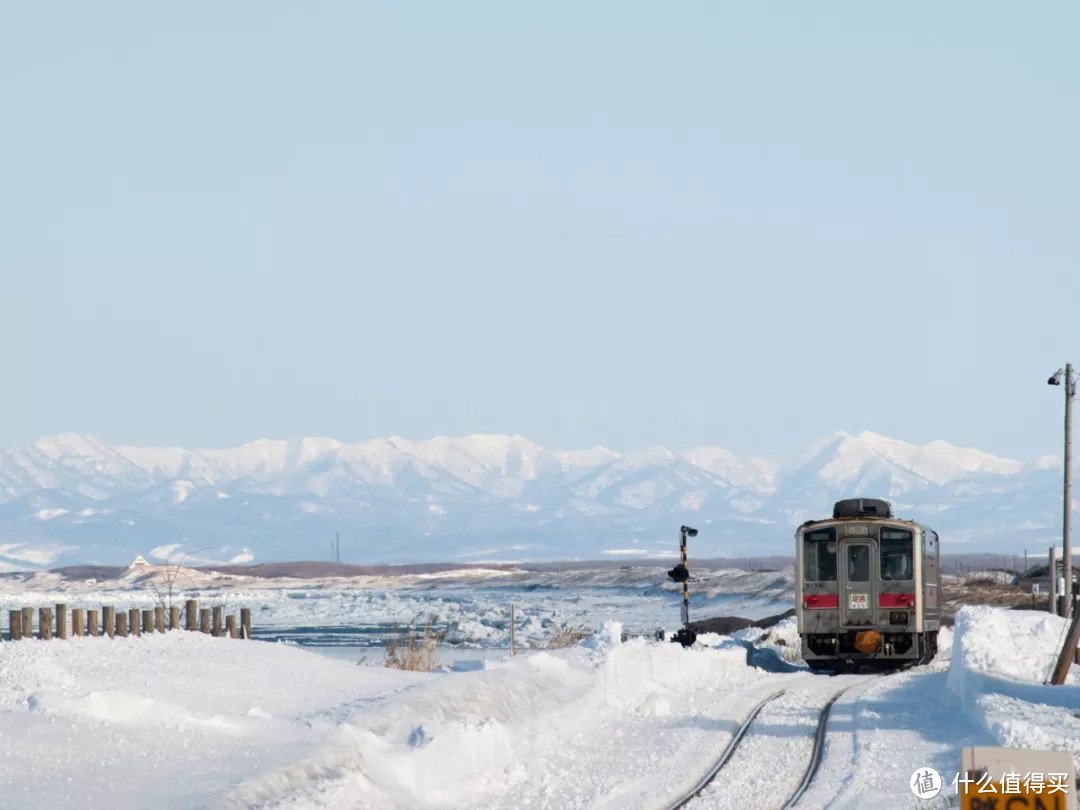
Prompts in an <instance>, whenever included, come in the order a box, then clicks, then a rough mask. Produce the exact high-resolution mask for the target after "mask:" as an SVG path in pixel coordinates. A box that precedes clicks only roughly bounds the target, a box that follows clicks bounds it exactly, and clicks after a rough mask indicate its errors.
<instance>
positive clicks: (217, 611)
mask: <svg viewBox="0 0 1080 810" xmlns="http://www.w3.org/2000/svg"><path fill="white" fill-rule="evenodd" d="M213 615H214V629H213V634H214V636H215V637H217V636H220V635H221V605H214V614H213Z"/></svg>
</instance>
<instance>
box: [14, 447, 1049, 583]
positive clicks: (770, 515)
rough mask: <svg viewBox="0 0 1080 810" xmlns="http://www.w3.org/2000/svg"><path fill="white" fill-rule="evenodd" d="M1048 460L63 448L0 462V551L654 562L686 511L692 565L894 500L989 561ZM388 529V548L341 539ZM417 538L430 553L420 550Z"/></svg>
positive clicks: (915, 454) (921, 450) (1023, 519)
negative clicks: (837, 510)
mask: <svg viewBox="0 0 1080 810" xmlns="http://www.w3.org/2000/svg"><path fill="white" fill-rule="evenodd" d="M1055 466H1056V465H1051V464H1049V462H1047V461H1046V460H1038V461H1036V462H1034V463H1031V464H1023V463H1021V462H1019V461H1015V460H1011V459H1004V458H999V457H997V456H994V455H992V454H990V453H986V452H983V451H980V450H976V449H970V448H962V447H956V446H954V445H952V444H949V443H947V442H944V441H934V442H930V443H929V444H926V445H916V444H912V443H908V442H903V441H899V440H896V439H891V438H888V437H884V436H880V435H878V434H875V433H871V432H868V431H864V432H862V433H858V434H854V435H853V434H848V433H838V434H834V435H833V436H830V437H828V438H827V440H826V441H824V442H822V443H819V444H818V445H816V446H815V448H814V452H812V453H811V454H809V455H808V456H806V457H804V458H803V460H802V462H801V463H799V464H797V465H795V466H794V467H781V466H780V465H779V464H778V463H777V462H775V461H771V460H765V459H760V458H756V457H753V456H743V455H739V454H736V453H734V452H732V451H730V450H727V449H726V448H723V447H716V446H702V447H698V448H693V449H690V450H686V451H684V452H675V451H672V450H670V449H668V448H663V447H658V448H650V449H646V450H639V451H630V452H626V453H615V452H612V451H610V450H607V449H605V448H602V447H594V448H591V449H588V450H580V451H579V450H551V449H547V448H544V447H541V446H540V445H538V444H536V443H535V442H533V441H531V440H529V439H527V438H525V437H523V436H517V435H513V436H505V435H487V434H484V435H471V436H462V437H435V438H432V439H427V440H424V441H410V440H408V439H404V438H401V437H390V438H388V439H374V440H370V441H366V442H361V443H356V444H342V443H341V442H338V441H336V440H334V439H330V438H298V439H290V440H272V439H259V440H257V441H253V442H248V443H246V444H242V445H239V446H236V447H232V448H227V449H207V450H186V449H183V448H177V447H161V448H154V447H133V446H109V445H106V444H104V443H102V442H100V441H98V440H96V439H93V438H91V437H85V436H78V435H74V434H65V435H61V436H56V437H45V438H43V439H41V440H39V441H38V442H37V443H35V444H32V445H22V446H17V447H11V448H8V449H7V450H4V451H0V504H4V506H5V508H4V510H3V512H4V517H3V520H0V541H9V542H14V541H27V540H29V539H39V538H40V539H44V540H49V541H52V542H58V543H59V542H62V543H63V544H65V545H71V546H73V551H72V553H70V554H69V555H68V556H69V558H70V559H71V561H72V562H83V561H85V559H86V557H87V556H92V557H93V559H95V560H98V561H101V562H110V561H111V562H118V561H121V560H125V559H128V558H130V551H131V548H130V546H129V545H127V543H126V542H125V540H124V539H123V538H126V537H127V536H129V535H130V532H127V531H126V530H124V529H123V528H122V527H123V526H125V525H138V526H140V527H142V526H147V527H153V531H154V542H155V543H158V544H167V543H171V542H177V541H179V540H180V539H181V538H184V537H190V538H196V541H195V542H193V543H192V545H193V546H194V547H197V548H204V547H206V548H220V547H222V546H226V545H231V544H237V545H239V544H245V545H247V546H249V547H251V548H252V549H253V550H254V551H255V552H256V553H257V554H258V556H259V558H260V559H278V560H280V559H290V558H291V559H301V558H305V557H308V556H310V550H311V547H312V540H313V538H314V537H316V536H318V535H320V534H325V533H327V532H328V531H329V530H328V529H327V525H328V524H330V525H333V526H334V528H335V530H340V531H341V532H342V538H343V542H344V543H349V542H350V540H351V541H352V543H351V545H352V547H351V548H350V549H349V551H350V552H352V554H351V557H352V558H353V559H357V560H359V559H365V560H368V561H379V562H387V561H402V560H408V559H414V560H415V559H425V560H430V559H432V558H433V557H442V558H443V559H448V558H453V557H455V556H457V555H460V554H468V553H474V552H475V551H476V550H477V549H481V548H488V547H493V546H494V547H501V546H502V545H503V544H504V543H513V544H515V545H517V544H523V545H525V546H526V547H527V548H528V549H529V554H528V556H529V557H530V558H532V559H557V558H563V559H565V558H566V557H567V556H568V555H572V556H574V557H576V558H579V559H580V558H582V555H585V554H587V555H596V554H599V553H600V551H601V550H602V549H604V548H611V547H613V548H622V547H625V546H626V544H627V543H628V541H629V539H630V538H631V537H637V538H640V539H641V540H642V542H643V544H647V545H649V546H653V547H657V548H659V547H660V545H663V546H667V547H668V548H669V547H670V540H668V541H667V542H664V541H665V538H669V537H670V532H671V527H672V526H678V524H679V521H682V520H684V519H686V517H687V514H688V513H691V514H693V516H694V518H693V519H694V520H695V521H696V522H698V523H699V524H701V525H700V526H698V528H702V527H704V526H707V527H708V530H707V531H703V533H702V535H701V537H700V538H698V539H697V541H696V543H695V546H694V548H695V550H696V551H699V552H701V553H703V554H706V555H709V556H715V555H718V554H721V553H723V554H725V555H740V556H741V555H746V554H752V553H764V552H773V551H775V550H776V549H777V548H778V547H779V544H780V543H782V542H786V541H784V540H783V539H782V537H785V536H786V535H787V532H786V530H785V531H784V532H778V531H777V529H778V527H779V526H790V525H792V523H793V522H795V523H797V522H800V521H801V520H803V519H805V518H807V517H821V516H822V515H824V514H827V513H828V509H829V507H830V506H831V504H832V502H833V501H834V500H836V499H838V498H840V497H845V496H853V495H863V494H865V495H873V496H881V495H885V496H887V497H891V498H893V499H894V500H895V501H896V507H897V510H898V512H901V513H903V514H904V515H906V516H910V517H914V518H921V519H924V520H925V521H926V522H930V523H932V525H934V527H935V528H936V529H938V530H939V531H940V532H941V533H942V535H943V537H944V538H945V540H946V541H948V540H950V539H952V540H959V539H961V538H963V539H970V540H972V541H976V540H978V541H985V540H987V539H989V540H991V541H993V543H994V547H993V548H989V549H988V550H993V551H998V550H1001V549H1003V548H1005V547H1006V546H1015V545H1016V544H1017V543H1019V540H1020V539H1021V538H1022V537H1024V536H1027V535H1031V533H1032V532H1037V529H1036V528H1034V527H1038V526H1051V525H1056V524H1055V522H1054V521H1055V520H1056V519H1057V518H1058V517H1060V516H1059V514H1058V512H1059V507H1058V504H1057V502H1056V500H1055V499H1054V498H1053V497H1052V489H1049V488H1048V482H1049V481H1051V480H1052V478H1053V475H1054V473H1055ZM946 507H949V508H946ZM28 527H32V528H30V529H28ZM388 530H390V531H391V532H392V540H391V542H389V543H385V544H383V543H380V544H377V545H376V544H372V543H368V542H365V543H360V542H359V541H358V540H357V539H356V538H370V537H372V536H373V535H375V534H376V533H377V534H378V535H379V536H383V535H384V534H385V533H386V532H387V531H388ZM28 531H29V532H30V533H29V534H28V533H27V532H28ZM1025 533H1026V534H1025ZM118 535H119V537H118ZM424 537H432V538H433V541H432V542H431V543H426V542H423V541H420V542H416V541H417V540H420V538H424ZM1033 539H1034V538H1033ZM657 544H660V545H657ZM343 548H344V546H343ZM91 549H92V555H91V551H90V550H91ZM234 553H235V552H234ZM76 555H79V556H76ZM388 555H392V559H388Z"/></svg>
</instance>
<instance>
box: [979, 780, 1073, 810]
mask: <svg viewBox="0 0 1080 810" xmlns="http://www.w3.org/2000/svg"><path fill="white" fill-rule="evenodd" d="M995 787H997V788H998V789H999V790H1000V789H1001V785H1000V783H999V784H997V785H996V786H995ZM1068 799H1069V796H1067V795H1066V794H1064V793H1061V792H1057V793H1047V792H1046V791H1045V790H1044V791H1043V792H1042V793H1033V792H1031V791H1029V790H1020V791H1016V792H1014V791H1009V792H1008V793H979V788H978V787H977V786H976V785H970V786H968V787H967V789H966V790H962V791H961V793H960V808H961V810H1066V808H1067V807H1069V805H1067V804H1066V800H1068Z"/></svg>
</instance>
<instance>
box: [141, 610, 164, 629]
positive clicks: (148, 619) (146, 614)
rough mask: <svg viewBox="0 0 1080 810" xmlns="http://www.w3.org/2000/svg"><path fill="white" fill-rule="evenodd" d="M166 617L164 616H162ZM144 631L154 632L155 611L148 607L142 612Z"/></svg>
mask: <svg viewBox="0 0 1080 810" xmlns="http://www.w3.org/2000/svg"><path fill="white" fill-rule="evenodd" d="M162 618H163V619H164V617H162ZM142 631H143V632H144V633H153V632H154V611H152V610H150V609H149V608H147V609H146V610H144V611H143V612H142Z"/></svg>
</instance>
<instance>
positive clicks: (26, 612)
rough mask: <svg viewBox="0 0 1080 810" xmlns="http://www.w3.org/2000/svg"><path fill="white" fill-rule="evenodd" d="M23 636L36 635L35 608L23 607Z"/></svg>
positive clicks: (31, 636)
mask: <svg viewBox="0 0 1080 810" xmlns="http://www.w3.org/2000/svg"><path fill="white" fill-rule="evenodd" d="M22 636H23V638H33V637H34V609H33V608H32V607H24V608H23V609H22Z"/></svg>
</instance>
